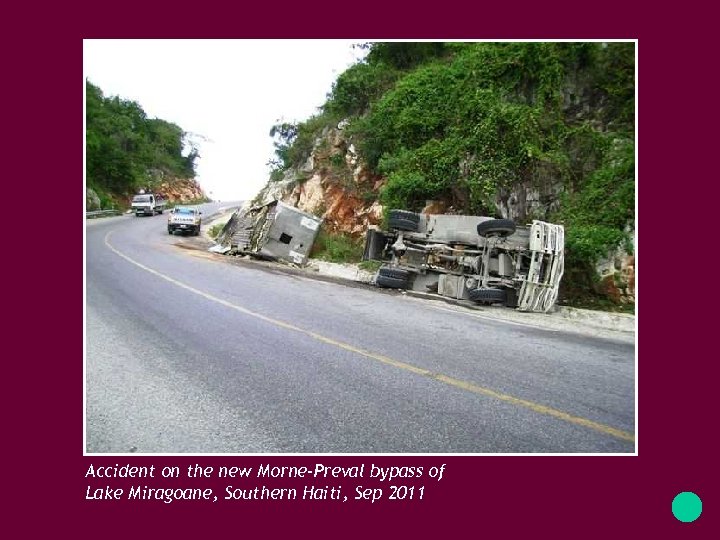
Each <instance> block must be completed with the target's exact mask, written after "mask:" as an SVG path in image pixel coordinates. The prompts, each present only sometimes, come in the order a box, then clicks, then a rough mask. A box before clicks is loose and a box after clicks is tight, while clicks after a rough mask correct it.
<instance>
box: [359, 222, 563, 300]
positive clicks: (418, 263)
mask: <svg viewBox="0 0 720 540" xmlns="http://www.w3.org/2000/svg"><path fill="white" fill-rule="evenodd" d="M388 221H389V231H377V230H369V231H368V232H367V236H366V240H365V253H364V256H363V258H364V259H365V260H376V261H382V262H384V263H385V264H384V265H383V266H382V267H381V268H380V269H379V270H378V273H377V275H376V278H375V282H376V284H377V285H378V286H380V287H391V288H398V289H411V290H415V291H422V292H434V293H437V294H440V295H442V296H446V297H451V298H455V299H458V300H463V299H465V300H471V301H474V302H478V303H485V304H492V303H500V304H504V305H506V306H508V307H513V308H517V309H518V310H520V311H543V312H547V311H549V310H550V309H552V307H553V305H554V304H555V301H556V299H557V294H558V288H559V285H560V279H561V277H562V274H563V254H564V229H563V227H562V225H554V224H551V223H546V222H543V221H537V220H536V221H533V222H532V224H531V225H530V226H525V227H518V226H516V224H515V223H514V222H513V221H512V220H507V219H492V218H488V217H479V216H458V215H441V214H438V215H435V214H418V213H414V212H407V211H404V210H391V211H390V214H389V220H388Z"/></svg>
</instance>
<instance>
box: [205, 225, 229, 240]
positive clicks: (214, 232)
mask: <svg viewBox="0 0 720 540" xmlns="http://www.w3.org/2000/svg"><path fill="white" fill-rule="evenodd" d="M224 227H225V223H216V224H215V225H212V226H211V227H210V228H209V229H208V231H207V232H208V235H209V236H210V238H212V239H215V238H217V237H218V235H219V234H220V231H222V230H223V228H224Z"/></svg>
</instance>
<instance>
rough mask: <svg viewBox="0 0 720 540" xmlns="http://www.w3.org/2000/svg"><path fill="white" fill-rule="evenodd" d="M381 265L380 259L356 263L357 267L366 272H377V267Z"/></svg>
mask: <svg viewBox="0 0 720 540" xmlns="http://www.w3.org/2000/svg"><path fill="white" fill-rule="evenodd" d="M382 265H383V263H381V262H380V261H362V262H361V263H360V264H358V267H359V268H360V269H361V270H365V271H367V272H377V271H378V268H380V267H381V266H382Z"/></svg>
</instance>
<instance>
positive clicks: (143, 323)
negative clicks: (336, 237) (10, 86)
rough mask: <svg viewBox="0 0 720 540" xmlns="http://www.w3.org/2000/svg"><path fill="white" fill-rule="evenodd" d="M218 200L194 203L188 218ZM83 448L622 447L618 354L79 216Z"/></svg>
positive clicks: (584, 340) (629, 401)
mask: <svg viewBox="0 0 720 540" xmlns="http://www.w3.org/2000/svg"><path fill="white" fill-rule="evenodd" d="M218 206H219V205H218V204H210V205H205V206H204V215H205V216H207V215H208V214H209V213H211V212H213V211H214V210H215V209H217V207H218ZM85 363H86V365H85V371H86V379H85V382H86V384H85V386H86V388H85V398H86V424H85V426H86V433H85V438H86V441H85V442H86V451H87V452H88V453H129V452H137V453H155V452H157V453H182V452H190V453H370V452H381V453H490V452H492V453H495V452H502V453H506V452H518V453H525V452H543V453H565V452H602V453H627V452H634V451H635V354H634V344H633V343H630V342H628V341H627V340H625V341H622V340H608V339H598V338H592V337H588V336H580V335H577V334H572V333H569V332H562V331H551V330H546V329H542V328H538V327H536V326H529V325H527V326H526V325H523V324H522V323H520V324H518V323H508V322H503V321H496V320H492V319H491V318H485V317H482V316H478V314H477V312H474V311H470V310H463V309H459V308H458V309H447V306H446V305H445V304H443V303H442V302H437V301H431V300H424V299H417V298H412V297H410V296H407V295H403V294H400V293H396V292H392V293H388V292H386V291H379V290H375V289H373V288H371V287H365V286H348V285H345V284H342V283H333V282H326V281H319V280H314V279H310V278H308V277H304V276H298V275H291V274H287V273H284V272H281V271H278V270H277V269H275V268H273V266H272V265H266V264H260V263H238V262H237V261H228V260H227V258H224V257H223V256H221V255H215V254H211V253H208V252H207V251H205V249H204V247H203V245H202V239H199V238H194V237H181V236H175V235H173V236H170V235H168V234H167V228H166V215H165V214H163V215H158V216H154V217H145V218H138V217H134V216H121V217H116V218H106V219H99V220H92V221H88V223H87V226H86V360H85Z"/></svg>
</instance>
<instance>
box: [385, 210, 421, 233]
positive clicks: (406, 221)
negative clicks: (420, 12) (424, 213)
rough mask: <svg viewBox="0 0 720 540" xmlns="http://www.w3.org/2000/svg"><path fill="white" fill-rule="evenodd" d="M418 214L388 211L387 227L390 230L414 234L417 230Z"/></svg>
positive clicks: (404, 211)
mask: <svg viewBox="0 0 720 540" xmlns="http://www.w3.org/2000/svg"><path fill="white" fill-rule="evenodd" d="M419 222H420V214H416V213H415V212H408V211H406V210H390V213H389V214H388V225H389V227H390V228H391V229H397V230H399V231H408V232H415V231H417V230H418V223H419Z"/></svg>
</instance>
